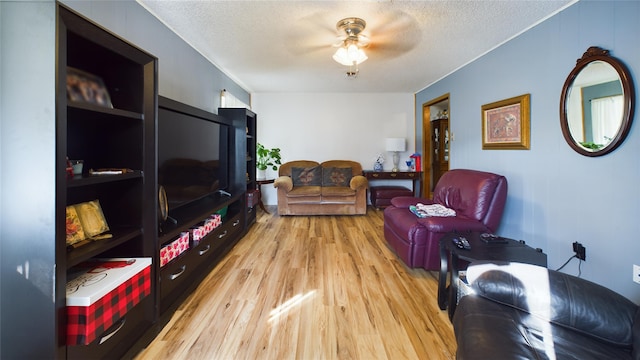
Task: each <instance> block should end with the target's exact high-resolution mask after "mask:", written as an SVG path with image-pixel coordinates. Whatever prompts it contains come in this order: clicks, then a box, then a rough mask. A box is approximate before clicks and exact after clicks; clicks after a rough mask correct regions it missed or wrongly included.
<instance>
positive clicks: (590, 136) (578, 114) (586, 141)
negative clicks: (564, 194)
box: [567, 61, 623, 151]
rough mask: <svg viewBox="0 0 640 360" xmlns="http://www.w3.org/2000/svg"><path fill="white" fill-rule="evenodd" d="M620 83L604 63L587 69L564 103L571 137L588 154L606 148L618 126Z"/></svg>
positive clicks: (597, 62) (620, 106) (596, 63)
mask: <svg viewBox="0 0 640 360" xmlns="http://www.w3.org/2000/svg"><path fill="white" fill-rule="evenodd" d="M622 106H623V102H622V83H621V82H620V78H619V77H618V73H617V72H616V70H615V69H614V68H613V67H612V66H611V65H609V64H607V63H606V62H604V61H594V62H592V63H590V64H589V65H587V66H586V67H585V68H584V69H583V70H582V71H580V73H579V74H578V76H577V77H576V79H575V80H574V81H573V85H572V86H571V89H570V91H569V97H568V99H567V121H568V122H569V131H570V132H571V137H573V139H574V140H575V141H576V142H578V143H579V144H580V145H582V146H583V147H585V148H586V149H590V150H592V151H594V150H598V149H601V148H603V147H605V146H607V145H608V144H609V143H610V142H611V141H612V140H613V138H614V137H615V134H616V133H617V132H618V130H619V129H620V124H621V123H622Z"/></svg>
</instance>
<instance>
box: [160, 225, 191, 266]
mask: <svg viewBox="0 0 640 360" xmlns="http://www.w3.org/2000/svg"><path fill="white" fill-rule="evenodd" d="M187 249H189V233H188V232H186V231H184V232H181V233H180V237H179V238H177V239H175V240H174V241H172V242H170V243H169V244H167V245H165V246H163V247H162V248H161V249H160V267H163V266H165V265H167V264H168V263H169V261H171V260H173V259H175V258H176V257H178V255H180V254H182V253H183V252H185V251H187Z"/></svg>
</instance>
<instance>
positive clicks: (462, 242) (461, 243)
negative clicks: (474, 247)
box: [451, 236, 471, 250]
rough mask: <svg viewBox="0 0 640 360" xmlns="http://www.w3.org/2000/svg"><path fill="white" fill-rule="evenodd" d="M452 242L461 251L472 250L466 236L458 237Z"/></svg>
mask: <svg viewBox="0 0 640 360" xmlns="http://www.w3.org/2000/svg"><path fill="white" fill-rule="evenodd" d="M451 240H452V241H453V243H454V245H455V246H457V247H458V248H460V249H465V250H470V249H471V244H469V241H468V240H467V238H465V237H464V236H460V237H456V238H453V239H451Z"/></svg>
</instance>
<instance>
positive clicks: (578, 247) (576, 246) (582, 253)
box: [573, 241, 587, 260]
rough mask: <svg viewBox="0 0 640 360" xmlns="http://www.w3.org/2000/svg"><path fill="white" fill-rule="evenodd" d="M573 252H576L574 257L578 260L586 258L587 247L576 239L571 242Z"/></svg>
mask: <svg viewBox="0 0 640 360" xmlns="http://www.w3.org/2000/svg"><path fill="white" fill-rule="evenodd" d="M573 252H574V253H576V257H577V258H578V259H580V260H586V259H587V249H586V248H585V247H584V246H583V245H582V244H580V243H579V242H577V241H576V242H574V243H573Z"/></svg>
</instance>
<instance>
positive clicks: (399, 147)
mask: <svg viewBox="0 0 640 360" xmlns="http://www.w3.org/2000/svg"><path fill="white" fill-rule="evenodd" d="M405 150H407V146H406V143H405V141H404V138H387V151H405Z"/></svg>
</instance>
